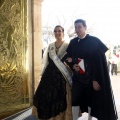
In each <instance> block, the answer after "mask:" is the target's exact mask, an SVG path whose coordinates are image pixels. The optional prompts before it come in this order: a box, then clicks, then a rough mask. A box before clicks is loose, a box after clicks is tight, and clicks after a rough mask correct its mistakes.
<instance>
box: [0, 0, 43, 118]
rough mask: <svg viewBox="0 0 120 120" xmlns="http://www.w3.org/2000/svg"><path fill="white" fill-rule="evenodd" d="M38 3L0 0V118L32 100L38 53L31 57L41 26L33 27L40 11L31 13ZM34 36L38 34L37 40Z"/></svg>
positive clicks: (27, 0)
mask: <svg viewBox="0 0 120 120" xmlns="http://www.w3.org/2000/svg"><path fill="white" fill-rule="evenodd" d="M38 7H41V0H0V119H1V118H4V117H6V116H9V115H11V114H13V113H16V112H18V111H20V110H23V109H25V108H28V107H30V105H31V104H32V96H33V93H34V88H35V79H39V78H38V77H37V76H38V74H39V73H40V71H39V68H40V65H38V64H37V61H40V57H39V58H38V60H37V58H36V60H35V57H36V56H37V54H36V51H38V50H37V49H36V48H41V45H40V46H39V45H38V46H36V48H35V45H36V44H38V43H40V42H39V41H41V38H40V37H41V31H40V30H41V28H40V29H39V28H38V29H36V28H34V27H35V25H34V23H36V21H37V19H36V20H35V18H37V16H38V18H40V17H41V16H40V14H39V12H41V11H38V13H35V12H36V10H35V9H36V8H38ZM38 20H39V19H38ZM38 23H39V21H38ZM37 26H38V25H37ZM38 27H41V25H40V24H39V26H38ZM35 36H37V37H39V40H36V42H37V41H38V42H37V43H34V41H35V39H36V37H35ZM40 50H41V49H39V56H41V52H40ZM34 61H35V62H36V63H35V62H34ZM36 64H37V65H36ZM39 64H40V63H39ZM36 66H39V68H36ZM35 70H36V71H39V73H35ZM36 75H37V76H36Z"/></svg>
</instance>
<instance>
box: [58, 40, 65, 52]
mask: <svg viewBox="0 0 120 120" xmlns="http://www.w3.org/2000/svg"><path fill="white" fill-rule="evenodd" d="M63 42H64V41H63ZM63 42H62V44H63ZM62 44H60V45H59V46H56V52H58V51H59V48H60V47H61V46H62Z"/></svg>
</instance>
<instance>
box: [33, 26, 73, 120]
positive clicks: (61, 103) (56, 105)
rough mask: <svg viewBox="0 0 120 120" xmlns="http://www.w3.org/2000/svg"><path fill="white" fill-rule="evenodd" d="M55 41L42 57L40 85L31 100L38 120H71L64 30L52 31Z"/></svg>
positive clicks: (69, 76)
mask: <svg viewBox="0 0 120 120" xmlns="http://www.w3.org/2000/svg"><path fill="white" fill-rule="evenodd" d="M54 35H55V38H56V41H55V42H54V43H51V44H50V45H49V46H48V49H47V50H46V51H45V53H44V57H43V62H44V66H43V70H42V77H41V81H40V84H39V85H38V88H37V90H36V93H35V95H34V98H33V105H34V107H36V108H37V113H38V114H37V116H38V118H39V119H40V120H72V110H71V92H70V91H71V90H70V84H71V81H72V80H71V75H70V73H69V70H68V69H67V67H66V65H65V64H64V61H65V60H66V49H67V46H68V44H67V43H66V42H65V41H63V37H64V29H63V28H62V27H61V26H56V27H55V29H54Z"/></svg>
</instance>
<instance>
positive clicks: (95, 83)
mask: <svg viewBox="0 0 120 120" xmlns="http://www.w3.org/2000/svg"><path fill="white" fill-rule="evenodd" d="M93 88H94V90H96V91H98V90H100V89H101V87H100V85H99V83H98V82H97V81H95V80H94V81H93Z"/></svg>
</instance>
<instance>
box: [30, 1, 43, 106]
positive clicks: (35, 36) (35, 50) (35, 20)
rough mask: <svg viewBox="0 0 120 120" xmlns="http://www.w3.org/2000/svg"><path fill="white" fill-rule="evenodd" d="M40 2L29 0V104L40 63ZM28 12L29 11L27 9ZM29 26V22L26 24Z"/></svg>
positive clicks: (36, 81)
mask: <svg viewBox="0 0 120 120" xmlns="http://www.w3.org/2000/svg"><path fill="white" fill-rule="evenodd" d="M41 3H42V0H31V19H32V21H31V22H29V23H30V24H32V29H31V32H32V36H31V37H32V42H31V46H32V51H31V50H30V51H31V52H32V71H31V72H32V73H31V74H32V81H31V83H30V104H31V105H32V102H33V101H32V98H33V95H34V92H35V90H36V88H37V86H38V83H39V81H40V73H41V63H42V25H41ZM28 12H30V11H28ZM28 27H29V24H28Z"/></svg>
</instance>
